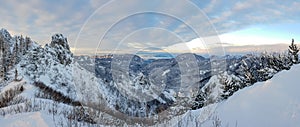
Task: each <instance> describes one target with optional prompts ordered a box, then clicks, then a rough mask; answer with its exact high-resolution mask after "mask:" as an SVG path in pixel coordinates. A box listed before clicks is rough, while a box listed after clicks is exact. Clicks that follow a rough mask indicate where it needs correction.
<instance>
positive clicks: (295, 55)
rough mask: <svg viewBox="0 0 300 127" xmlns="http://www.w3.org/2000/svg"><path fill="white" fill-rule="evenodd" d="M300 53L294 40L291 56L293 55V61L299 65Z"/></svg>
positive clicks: (290, 50)
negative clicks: (299, 53)
mask: <svg viewBox="0 0 300 127" xmlns="http://www.w3.org/2000/svg"><path fill="white" fill-rule="evenodd" d="M298 52H299V48H298V46H297V45H296V44H295V43H294V39H292V44H291V45H290V46H289V54H290V55H291V59H292V61H293V63H294V64H297V63H299V61H298Z"/></svg>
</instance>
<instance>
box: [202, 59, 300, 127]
mask: <svg viewBox="0 0 300 127" xmlns="http://www.w3.org/2000/svg"><path fill="white" fill-rule="evenodd" d="M299 74H300V65H294V66H293V67H292V68H291V70H288V71H282V72H280V73H278V74H276V75H275V76H274V77H273V78H272V79H271V80H268V81H266V82H260V83H256V84H254V85H253V86H251V87H248V88H245V89H243V90H240V91H238V92H236V93H235V94H234V95H233V96H231V97H229V99H228V100H225V101H223V102H221V103H219V104H218V107H217V108H216V110H215V113H214V115H213V116H217V117H219V119H220V121H221V124H222V126H229V127H235V126H236V125H237V126H238V127H299V126H300V92H299V90H300V78H299ZM211 125H212V120H210V121H206V122H205V123H204V125H203V126H211Z"/></svg>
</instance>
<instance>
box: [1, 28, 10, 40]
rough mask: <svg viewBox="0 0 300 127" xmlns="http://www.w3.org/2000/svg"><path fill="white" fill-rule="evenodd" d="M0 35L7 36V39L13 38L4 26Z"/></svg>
mask: <svg viewBox="0 0 300 127" xmlns="http://www.w3.org/2000/svg"><path fill="white" fill-rule="evenodd" d="M0 36H1V37H3V38H5V39H7V40H9V39H10V38H11V35H10V33H9V32H8V31H7V30H6V29H4V28H2V29H1V30H0Z"/></svg>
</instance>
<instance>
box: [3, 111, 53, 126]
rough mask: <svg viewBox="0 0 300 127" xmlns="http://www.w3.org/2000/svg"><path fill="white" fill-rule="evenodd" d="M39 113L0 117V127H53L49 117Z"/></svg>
mask: <svg viewBox="0 0 300 127" xmlns="http://www.w3.org/2000/svg"><path fill="white" fill-rule="evenodd" d="M45 114H46V113H41V112H30V113H22V114H17V115H11V116H9V115H8V116H5V117H4V118H3V117H0V123H1V127H20V126H22V127H54V126H55V124H54V123H53V120H52V118H51V116H49V115H45Z"/></svg>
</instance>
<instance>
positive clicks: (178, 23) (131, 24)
mask: <svg viewBox="0 0 300 127" xmlns="http://www.w3.org/2000/svg"><path fill="white" fill-rule="evenodd" d="M0 2H1V5H0V19H1V22H0V26H1V27H4V28H7V29H8V30H9V31H13V33H17V34H23V35H28V36H30V37H32V39H33V40H35V41H38V42H40V43H42V44H44V43H47V42H49V41H50V36H51V34H54V33H57V32H59V33H63V34H64V35H65V36H67V37H68V40H69V42H70V43H71V46H72V47H73V48H76V49H79V48H82V49H84V50H81V51H88V53H94V52H95V51H96V50H97V49H112V48H114V47H115V46H116V45H118V44H119V42H120V40H123V39H124V38H126V37H127V36H128V35H129V34H132V33H135V32H136V33H135V34H133V35H132V36H130V37H128V38H127V39H125V41H128V42H126V43H123V44H122V45H120V46H121V47H122V48H124V49H125V48H126V49H130V48H132V49H135V48H138V47H145V46H147V47H168V46H172V45H175V44H178V43H181V42H190V41H191V40H193V39H195V38H205V37H209V36H215V35H218V34H219V35H222V34H225V33H230V32H233V31H237V30H241V29H245V28H248V27H250V26H253V25H257V24H271V23H272V24H273V23H275V24H276V23H287V22H288V23H297V22H299V21H300V17H299V16H297V15H298V14H299V13H300V8H299V6H300V2H298V1H293V0H287V1H279V0H274V1H263V0H245V1H238V0H231V1H220V0H203V1H197V0H183V1H174V0H164V1H161V0H151V1H149V0H130V1H126V2H125V1H116V0H89V1H82V0H75V1H59V0H54V1H40V0H28V1H21V0H14V1H4V0H0ZM104 5H105V6H104ZM100 7H102V8H100ZM148 12H153V13H148ZM155 12H156V13H155ZM137 13H140V14H137ZM134 14H136V15H134ZM84 23H86V24H84ZM150 27H151V28H155V29H148V30H147V31H143V30H142V29H145V28H150ZM158 28H161V29H164V30H165V31H164V32H162V31H161V30H158ZM78 33H80V34H79V36H77V35H78ZM102 37H104V39H103V40H102V41H101V39H102ZM178 37H180V38H181V39H178ZM76 39H77V40H76ZM146 40H147V41H146ZM150 40H153V41H152V42H150ZM207 41H208V40H206V42H207ZM211 41H212V44H211V45H214V43H215V44H218V43H221V41H220V40H219V41H218V40H217V39H214V40H211ZM75 42H76V44H75ZM154 42H157V43H154ZM137 43H139V44H137ZM207 43H209V42H207ZM228 43H231V42H228ZM249 43H250V42H249ZM126 44H127V45H126ZM98 46H100V47H98ZM190 47H191V45H190ZM192 47H197V46H192ZM198 47H199V46H198ZM200 47H201V46H200ZM87 49H90V50H87ZM194 49H196V48H194ZM77 51H79V50H77Z"/></svg>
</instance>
